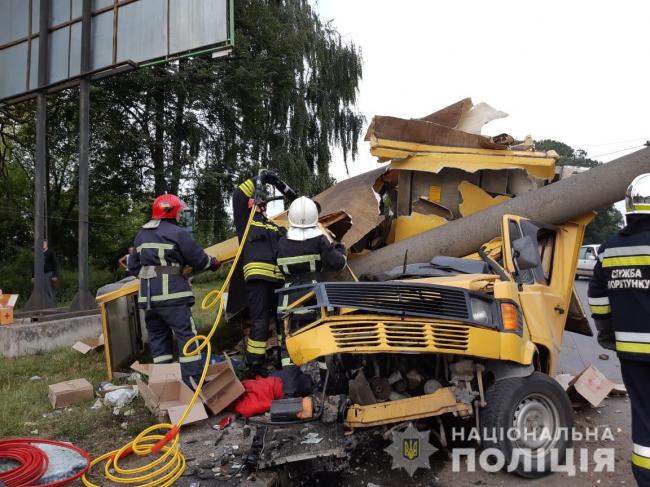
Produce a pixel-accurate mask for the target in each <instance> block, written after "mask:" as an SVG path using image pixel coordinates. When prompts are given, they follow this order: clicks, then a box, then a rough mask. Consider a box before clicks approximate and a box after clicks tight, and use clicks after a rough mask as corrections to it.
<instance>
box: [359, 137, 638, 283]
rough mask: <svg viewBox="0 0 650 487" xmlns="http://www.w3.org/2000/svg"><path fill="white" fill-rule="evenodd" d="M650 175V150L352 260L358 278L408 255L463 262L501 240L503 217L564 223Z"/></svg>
mask: <svg viewBox="0 0 650 487" xmlns="http://www.w3.org/2000/svg"><path fill="white" fill-rule="evenodd" d="M646 172H650V148H648V149H642V150H640V151H637V152H634V153H632V154H629V155H627V156H624V157H621V158H619V159H616V160H614V161H611V162H608V163H607V164H603V165H602V166H598V167H595V168H593V169H590V170H588V171H585V172H583V173H580V174H576V175H574V176H571V177H570V178H567V179H564V180H562V181H558V182H556V183H553V184H549V185H548V186H545V187H543V188H541V189H537V190H533V191H531V192H529V193H526V194H524V195H521V196H518V197H516V198H513V199H511V200H509V201H507V202H505V203H502V204H500V205H496V206H493V207H491V208H488V209H486V210H483V211H480V212H478V213H474V214H473V215H470V216H467V217H464V218H461V219H458V220H455V221H452V222H449V223H447V224H445V225H443V226H441V227H438V228H435V229H433V230H429V231H427V232H424V233H421V234H420V235H416V236H414V237H411V238H409V239H406V240H402V241H401V242H397V243H395V244H392V245H389V246H387V247H384V248H381V249H379V250H376V251H374V252H372V253H370V254H368V255H366V256H363V257H358V258H356V259H352V260H351V261H350V267H351V268H352V270H353V271H354V272H355V273H356V274H357V275H362V274H373V273H377V272H379V271H382V270H388V269H392V268H393V267H397V266H399V265H402V264H403V263H404V254H405V252H406V251H407V250H408V261H409V263H415V262H428V261H430V260H431V259H432V258H433V257H434V256H436V255H447V256H450V257H463V256H465V255H468V254H471V253H473V252H476V250H478V248H479V247H480V246H481V245H482V244H483V243H486V242H488V241H490V240H491V239H493V238H494V237H496V236H498V235H499V234H500V232H501V220H502V217H503V215H506V214H513V215H520V216H524V217H526V218H530V219H533V220H538V221H540V222H545V223H552V224H560V223H564V222H566V221H568V220H571V219H572V218H577V217H579V216H580V215H584V214H586V213H588V212H590V211H592V210H595V209H598V208H603V207H605V206H608V205H611V204H612V203H615V202H616V201H620V200H622V199H623V197H624V195H625V190H626V189H627V187H628V186H629V184H630V183H631V182H632V180H633V179H634V178H635V177H636V176H638V175H639V174H642V173H646Z"/></svg>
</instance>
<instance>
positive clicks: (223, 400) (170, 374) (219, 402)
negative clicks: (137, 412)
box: [131, 355, 244, 424]
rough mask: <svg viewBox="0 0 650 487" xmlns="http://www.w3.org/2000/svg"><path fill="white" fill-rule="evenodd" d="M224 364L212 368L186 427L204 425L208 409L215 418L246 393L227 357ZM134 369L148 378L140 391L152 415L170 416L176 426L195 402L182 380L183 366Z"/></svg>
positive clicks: (140, 387)
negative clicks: (215, 415)
mask: <svg viewBox="0 0 650 487" xmlns="http://www.w3.org/2000/svg"><path fill="white" fill-rule="evenodd" d="M224 357H225V361H223V362H219V363H217V364H212V365H210V366H209V367H208V373H207V376H206V379H205V383H204V385H203V389H202V391H201V393H200V395H199V398H200V399H201V401H197V402H196V403H195V404H194V407H193V408H192V410H191V411H190V414H189V415H188V416H187V419H186V420H185V423H184V424H190V423H195V422H198V421H202V420H204V419H206V418H207V417H208V414H207V412H206V410H205V406H207V407H208V409H209V410H210V411H211V412H212V413H213V414H219V413H220V412H221V411H223V410H224V409H226V408H227V407H228V406H229V405H230V404H231V403H232V402H233V401H234V400H235V399H237V398H238V397H239V396H241V395H242V394H243V393H244V386H243V385H242V383H241V382H240V381H239V379H237V376H236V375H235V371H234V369H233V367H232V363H231V362H230V359H229V358H228V356H227V355H224ZM131 368H132V369H133V370H135V371H136V372H139V373H140V374H142V375H145V376H147V377H148V383H145V382H144V381H143V380H141V379H138V380H137V384H138V389H139V390H140V394H141V395H142V398H143V399H144V402H145V405H146V407H147V409H149V411H151V413H152V414H155V415H162V414H164V413H167V414H168V415H169V419H170V421H171V422H172V423H176V422H177V421H178V420H179V419H180V418H181V415H182V414H183V412H184V411H185V408H186V407H187V405H188V404H189V402H190V401H191V399H192V396H193V395H194V393H193V392H192V390H191V389H190V388H189V387H187V385H185V383H184V382H183V380H182V378H181V368H180V364H178V363H174V364H140V363H139V362H135V363H133V364H132V365H131Z"/></svg>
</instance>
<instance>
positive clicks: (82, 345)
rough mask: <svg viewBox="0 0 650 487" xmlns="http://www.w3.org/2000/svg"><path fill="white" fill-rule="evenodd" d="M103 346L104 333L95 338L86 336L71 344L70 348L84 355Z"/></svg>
mask: <svg viewBox="0 0 650 487" xmlns="http://www.w3.org/2000/svg"><path fill="white" fill-rule="evenodd" d="M103 346H104V334H101V335H99V337H97V338H86V339H84V340H79V341H78V342H76V343H75V344H74V345H72V349H73V350H76V351H77V352H80V353H82V354H84V355H88V354H89V353H90V352H92V351H93V350H99V349H100V348H101V347H103Z"/></svg>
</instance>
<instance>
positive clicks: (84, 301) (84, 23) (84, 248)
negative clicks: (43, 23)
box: [70, 0, 97, 310]
mask: <svg viewBox="0 0 650 487" xmlns="http://www.w3.org/2000/svg"><path fill="white" fill-rule="evenodd" d="M82 8H83V10H82V20H81V74H82V78H81V80H80V81H79V235H78V246H79V252H78V257H77V260H78V268H79V289H78V290H77V294H76V295H75V297H74V299H73V300H72V304H71V305H70V309H74V310H81V309H91V308H96V307H97V303H95V300H94V299H93V296H92V295H91V294H90V291H89V290H88V193H89V186H90V182H89V178H88V153H89V146H90V80H89V79H88V76H84V73H87V72H88V71H90V29H91V26H92V23H91V21H92V17H91V14H92V0H83V7H82Z"/></svg>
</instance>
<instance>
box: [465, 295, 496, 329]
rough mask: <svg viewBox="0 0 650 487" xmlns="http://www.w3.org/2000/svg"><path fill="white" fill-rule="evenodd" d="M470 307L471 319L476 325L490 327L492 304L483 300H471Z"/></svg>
mask: <svg viewBox="0 0 650 487" xmlns="http://www.w3.org/2000/svg"><path fill="white" fill-rule="evenodd" d="M470 305H471V307H472V319H473V320H474V321H476V322H478V323H485V324H486V325H491V324H492V322H493V319H492V303H491V302H489V301H485V300H483V299H478V298H471V299H470Z"/></svg>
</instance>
